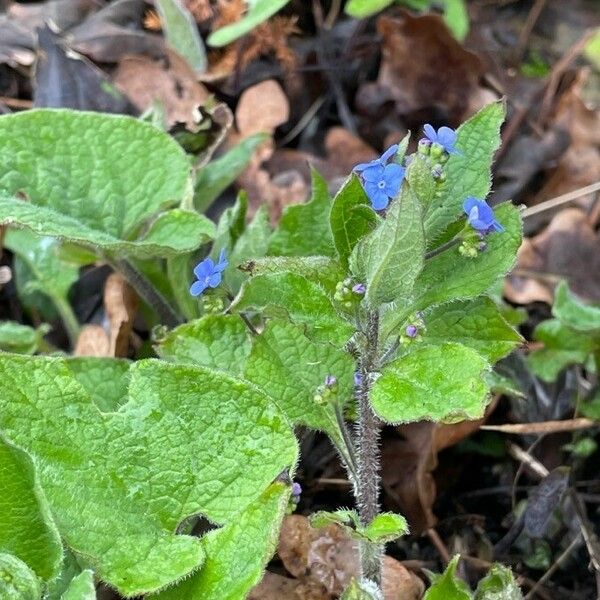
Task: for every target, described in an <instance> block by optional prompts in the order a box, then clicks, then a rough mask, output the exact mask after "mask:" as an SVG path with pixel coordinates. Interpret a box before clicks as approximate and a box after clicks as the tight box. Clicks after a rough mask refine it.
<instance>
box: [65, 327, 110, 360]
mask: <svg viewBox="0 0 600 600" xmlns="http://www.w3.org/2000/svg"><path fill="white" fill-rule="evenodd" d="M74 354H75V356H100V357H103V356H111V353H110V340H109V339H108V335H106V332H105V331H104V328H103V327H101V326H100V325H84V326H83V327H82V328H81V331H80V332H79V337H78V338H77V344H76V345H75V351H74Z"/></svg>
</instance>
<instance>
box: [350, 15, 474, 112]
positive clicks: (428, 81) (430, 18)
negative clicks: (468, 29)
mask: <svg viewBox="0 0 600 600" xmlns="http://www.w3.org/2000/svg"><path fill="white" fill-rule="evenodd" d="M377 31H378V32H379V34H380V35H381V37H382V38H383V46H382V48H383V58H382V61H381V67H380V69H379V76H378V78H377V82H376V83H369V84H366V85H364V86H362V87H361V89H360V90H359V93H358V97H357V103H358V105H359V106H360V108H361V110H362V111H363V112H365V113H366V114H376V113H377V112H378V111H379V110H380V108H381V107H382V106H383V105H384V104H386V103H387V102H390V101H393V102H394V103H395V107H396V111H397V112H398V113H399V114H401V115H405V114H409V113H413V112H416V111H428V112H429V113H431V114H437V115H439V117H440V118H442V119H443V120H445V121H447V122H449V123H459V122H461V121H462V120H464V118H465V117H466V116H468V114H469V111H472V110H473V107H472V106H470V99H471V98H473V97H477V96H479V95H480V85H479V79H480V77H481V75H482V74H483V65H482V62H481V60H480V59H479V57H478V56H477V55H475V54H474V53H472V52H470V51H469V50H466V49H465V48H464V47H463V46H462V45H461V44H460V42H458V41H457V40H456V38H455V37H454V36H453V35H452V33H451V32H450V30H449V29H448V27H447V26H446V24H445V23H444V21H443V19H442V18H441V17H439V16H438V15H423V16H417V17H415V16H412V15H410V14H409V13H406V12H402V14H400V15H392V16H390V15H384V16H381V17H379V19H378V20H377ZM416 57H418V60H416ZM475 104H477V102H476V103H475Z"/></svg>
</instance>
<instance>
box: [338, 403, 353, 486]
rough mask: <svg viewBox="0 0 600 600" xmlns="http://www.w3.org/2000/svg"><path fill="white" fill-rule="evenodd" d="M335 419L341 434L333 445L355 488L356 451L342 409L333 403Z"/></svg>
mask: <svg viewBox="0 0 600 600" xmlns="http://www.w3.org/2000/svg"><path fill="white" fill-rule="evenodd" d="M335 420H336V422H337V425H338V428H339V430H340V434H341V440H340V442H339V443H336V444H335V445H336V447H337V451H338V452H339V454H340V457H341V459H342V461H343V462H344V463H345V464H344V466H345V467H346V470H347V471H348V475H349V477H350V480H351V482H352V485H353V486H354V489H355V490H356V489H357V482H358V463H357V460H356V451H355V447H354V442H353V440H352V436H351V435H350V432H349V431H348V427H347V426H346V422H345V421H344V415H343V412H342V409H341V408H340V406H339V405H338V404H336V405H335Z"/></svg>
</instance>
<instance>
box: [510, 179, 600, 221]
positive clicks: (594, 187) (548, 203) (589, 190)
mask: <svg viewBox="0 0 600 600" xmlns="http://www.w3.org/2000/svg"><path fill="white" fill-rule="evenodd" d="M598 191H600V181H597V182H596V183H592V184H590V185H586V186H585V187H582V188H579V189H578V190H573V191H572V192H567V193H566V194H561V195H560V196H556V198H551V199H550V200H545V201H544V202H540V204H536V205H535V206H530V207H529V208H526V209H525V210H524V211H523V212H522V213H521V215H522V217H523V218H524V219H527V218H528V217H532V216H533V215H537V214H539V213H541V212H545V211H547V210H550V209H552V208H556V207H557V206H561V205H563V204H567V203H568V202H573V200H577V198H581V197H582V196H586V195H587V194H593V193H594V192H598Z"/></svg>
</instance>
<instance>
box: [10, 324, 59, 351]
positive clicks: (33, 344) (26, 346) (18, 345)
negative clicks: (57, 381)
mask: <svg viewBox="0 0 600 600" xmlns="http://www.w3.org/2000/svg"><path fill="white" fill-rule="evenodd" d="M48 331H49V327H48V326H47V325H42V326H41V327H39V328H38V329H34V328H33V327H29V325H21V324H20V323H15V322H14V321H0V350H3V351H4V352H16V353H17V354H35V353H36V352H37V351H38V348H39V346H40V341H41V340H42V338H43V337H44V335H46V334H47V333H48Z"/></svg>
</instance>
